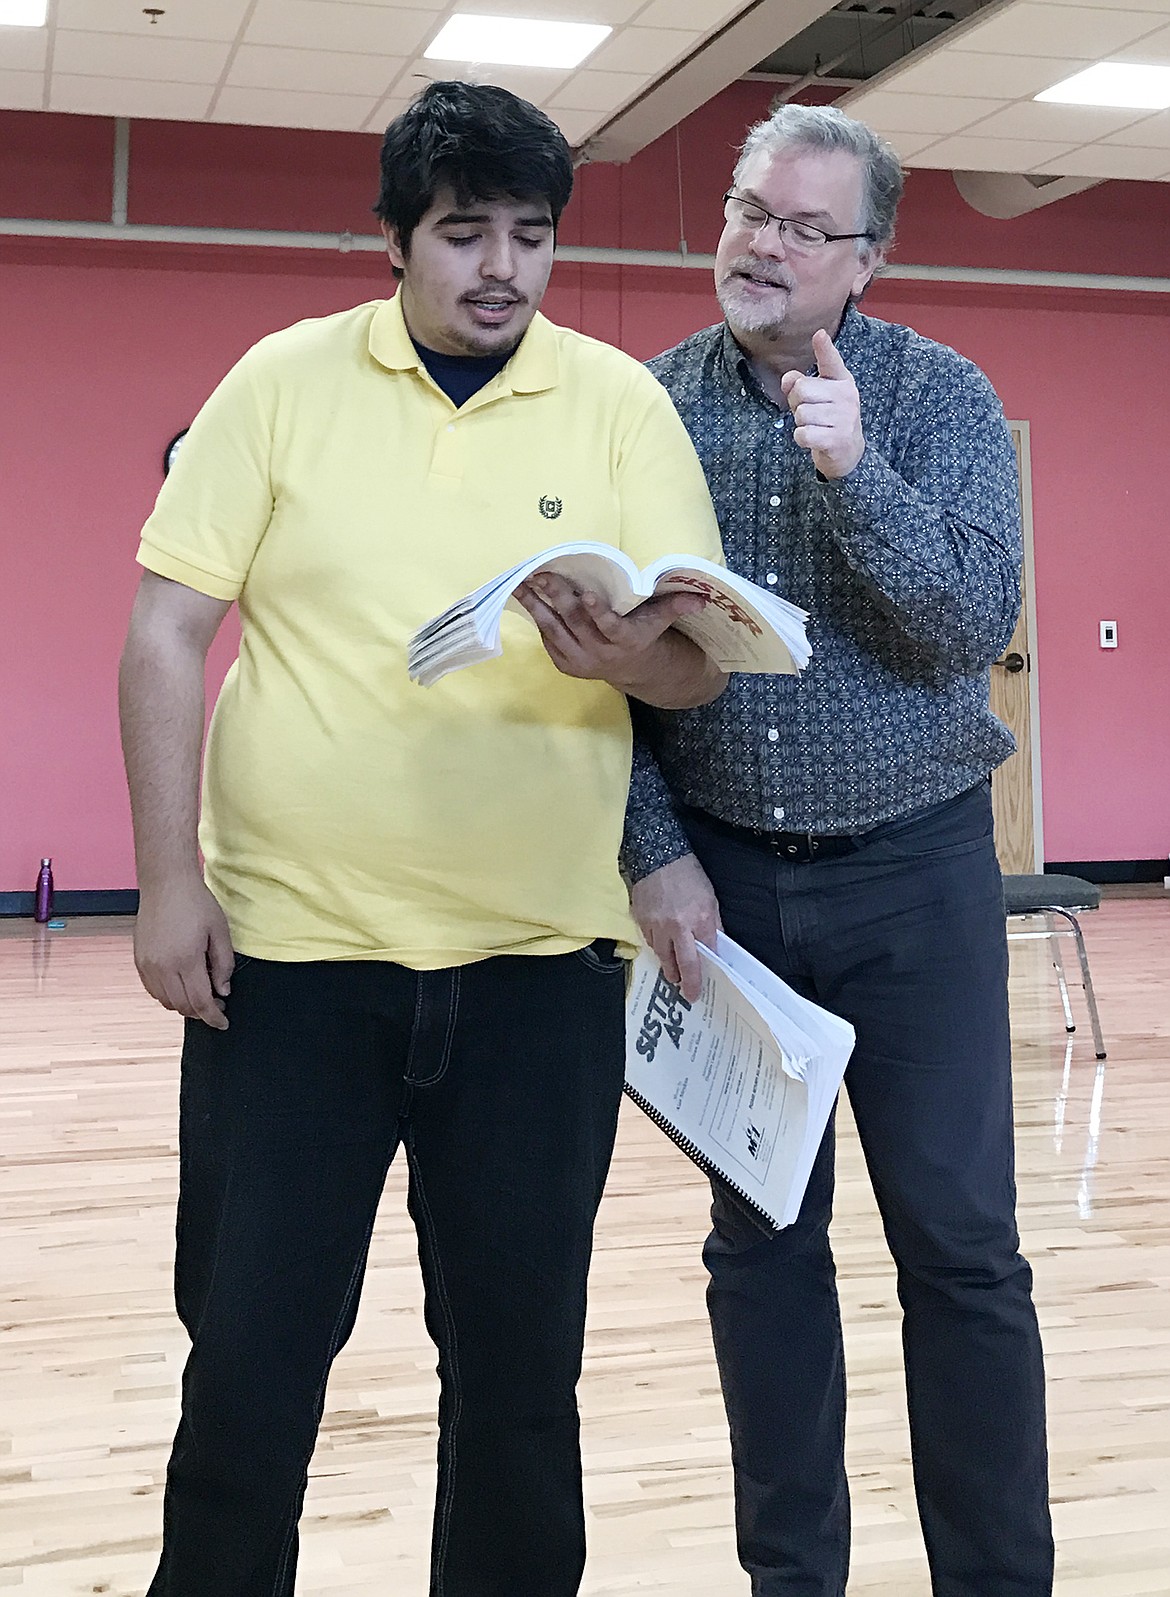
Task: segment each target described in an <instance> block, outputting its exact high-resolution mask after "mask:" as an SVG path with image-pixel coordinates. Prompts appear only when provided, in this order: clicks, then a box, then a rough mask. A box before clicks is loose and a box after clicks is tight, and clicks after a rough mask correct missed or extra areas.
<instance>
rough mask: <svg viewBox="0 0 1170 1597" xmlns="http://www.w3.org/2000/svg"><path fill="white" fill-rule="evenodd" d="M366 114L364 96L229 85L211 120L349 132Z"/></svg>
mask: <svg viewBox="0 0 1170 1597" xmlns="http://www.w3.org/2000/svg"><path fill="white" fill-rule="evenodd" d="M369 113H370V101H369V96H368V95H355V94H299V93H295V92H293V91H291V90H278V89H240V88H229V89H224V90H222V91H221V93H220V96H219V98H218V99H217V100H216V102H215V110H214V112H213V113H212V117H211V120H212V121H213V122H244V123H247V124H249V125H252V126H258V127H269V128H333V129H338V130H341V131H345V132H353V131H356V130H357V129H359V128H361V127H363V126H364V124H365V120H366V118H367V116H368V115H369Z"/></svg>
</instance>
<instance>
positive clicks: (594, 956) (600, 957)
mask: <svg viewBox="0 0 1170 1597" xmlns="http://www.w3.org/2000/svg"><path fill="white" fill-rule="evenodd" d="M573 958H574V959H579V960H580V961H581V963H582V964H583V965H587V966H588V967H589V969H590V970H595V971H597V972H598V974H599V975H602V976H612V975H614V974H615V973H616V972H617V971H619V970H622V971H624V970H625V968H626V961H625V960H624V959H623V958H622V956H621V955H620V954H619V953H618V952H617V944H616V943H615V942H614V940H613V938H612V937H596V938H594V940H593V942H591V943H586V945H585V947H584V948H575V949H574V950H573Z"/></svg>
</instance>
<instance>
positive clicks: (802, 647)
mask: <svg viewBox="0 0 1170 1597" xmlns="http://www.w3.org/2000/svg"><path fill="white" fill-rule="evenodd" d="M538 571H553V572H555V573H556V574H557V576H560V577H564V578H565V579H566V580H567V581H568V582H571V583H573V584H575V586H576V587H577V588H579V589H580V590H582V591H587V592H593V593H596V594H598V595H600V597H601V598H603V599H604V600H605V601H606V603H607V604H608V605H609V606H610V608H611V609H612V610H616V611H617V612H618V614H619V615H627V614H628V613H629V612H630V611H631V610H634V609H636V608H637V606H638V605H640V604H641V603H642V601H643V600H644V599H648V598H650V597H651V595H656V596H660V595H662V594H670V593H696V594H699V595H701V596H702V597H703V598H704V599H706V600H707V603H706V604H705V605H704V607H703V609H702V610H701V611H699V612H698V614H697V615H689V616H683V617H682V618H681V619H680V620H678V621H676V622H675V626H676V627H677V628H678V630H679V631H680V632H681V633H683V634H684V635H685V636H686V637H688V638H691V639H692V640H693V641H694V642H695V643H697V644H698V645H699V647H700V648H701V649H704V650H705V651H706V653H707V654H709V655H710V656H711V659H712V660H714V662H715V664H716V665H718V666H719V667H720V668H721V669H722V670H724V671H772V672H785V673H787V674H789V675H794V674H795V673H797V672H800V671H803V669H804V667H805V666H806V665H807V664H808V659H809V646H808V639H807V638H806V636H805V630H804V625H805V622H806V621H807V620H808V615H807V612H805V611H804V610H801V609H798V608H797V606H796V605H794V604H789V602H788V601H787V600H786V599H781V598H780V597H779V596H778V595H777V594H774V593H769V592H768V590H767V589H766V588H761V587H759V586H757V584H756V583H754V582H749V581H748V580H747V578H746V577H739V576H736V574H735V573H734V572H733V571H726V570H725V569H724V568H723V567H722V566H717V565H715V563H714V562H713V561H711V560H704V559H702V557H701V556H699V555H664V556H663V557H662V559H661V560H656V561H655V562H654V563H653V565H649V566H647V567H646V569H645V570H644V571H639V570H638V568H637V566H636V565H635V564H634V562H633V561H632V560H631V559H630V557H629V555H627V554H626V553H625V551H624V550H622V549H615V548H613V547H612V546H611V545H610V544H605V543H561V544H557V545H556V546H555V547H554V548H551V549H545V550H544V552H543V553H542V554H538V555H533V556H532V557H531V558H530V559H528V560H525V561H523V562H522V563H521V564H520V565H518V566H513V567H512V569H511V570H510V571H504V572H501V574H500V575H499V576H498V577H493V578H492V580H491V581H490V582H485V583H484V585H483V587H482V588H477V589H476V590H475V592H474V593H469V594H466V595H465V596H464V597H463V598H462V599H459V600H457V601H456V602H455V603H454V604H453V605H451V606H450V607H449V608H448V609H446V610H444V611H443V613H442V614H441V615H437V616H435V617H434V618H433V619H432V620H430V621H428V622H427V623H426V625H425V626H423V627H420V628H419V630H418V631H417V632H416V633H415V635H414V637H413V638H411V640H410V648H409V651H408V654H407V665H408V668H409V670H410V674H411V676H412V677H413V678H414V680H415V681H416V682H421V683H422V685H423V686H424V687H430V686H431V684H432V683H434V682H437V681H438V680H439V678H440V677H443V676H446V674H447V672H448V671H458V670H459V668H460V667H461V666H465V665H475V664H476V663H477V662H478V661H480V660H490V659H492V658H493V657H494V656H496V655H498V654H502V653H503V645H502V643H501V642H500V618H501V617H502V615H503V613H504V610H505V609H506V608H510V609H512V610H517V611H519V613H520V614H521V615H524V616H527V614H528V612H527V611H526V610H525V609H524V607H523V605H521V604H520V602H519V601H518V600H517V599H514V598H513V597H512V596H513V594H514V593H515V591H516V589H517V588H518V587H519V586H520V584H521V583H522V582H526V581H527V580H528V578H529V577H531V576H534V575H535V573H536V572H538Z"/></svg>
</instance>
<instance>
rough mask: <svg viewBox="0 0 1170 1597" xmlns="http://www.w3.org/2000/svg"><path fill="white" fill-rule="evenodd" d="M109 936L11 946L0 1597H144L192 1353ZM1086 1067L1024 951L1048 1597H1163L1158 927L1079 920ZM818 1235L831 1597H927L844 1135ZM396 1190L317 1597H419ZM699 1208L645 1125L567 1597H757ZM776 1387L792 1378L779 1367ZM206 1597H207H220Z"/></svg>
mask: <svg viewBox="0 0 1170 1597" xmlns="http://www.w3.org/2000/svg"><path fill="white" fill-rule="evenodd" d="M128 931H129V928H128V924H127V923H126V922H118V921H102V922H98V921H73V922H71V923H70V924H69V925H68V926H67V927H66V929H65V930H64V931H60V932H44V931H43V930H38V931H35V932H34V929H33V928H32V927H31V926H30V925H29V923H28V922H7V923H3V922H0V1022H2V1024H0V1151H2V1163H0V1257H3V1259H4V1264H5V1268H4V1279H5V1284H6V1298H7V1300H8V1301H7V1302H6V1304H5V1305H4V1307H3V1308H2V1309H0V1319H2V1321H3V1336H2V1337H0V1590H3V1589H5V1588H8V1587H11V1588H13V1589H15V1590H19V1592H20V1593H21V1597H82V1594H85V1597H91V1594H93V1593H95V1592H103V1593H108V1594H111V1597H140V1594H141V1592H142V1591H143V1589H144V1586H145V1584H146V1581H147V1579H148V1578H149V1574H150V1571H151V1569H152V1567H153V1558H154V1550H155V1547H156V1541H157V1535H158V1524H159V1503H160V1487H161V1481H162V1476H163V1468H164V1464H165V1459H166V1453H167V1448H168V1445H169V1438H170V1434H171V1431H172V1429H173V1426H174V1422H175V1415H176V1385H177V1382H178V1378H179V1373H180V1369H181V1365H182V1359H183V1355H184V1337H183V1333H182V1331H181V1330H180V1328H179V1326H178V1325H177V1323H176V1322H175V1320H174V1318H173V1315H172V1311H171V1303H170V1249H171V1237H172V1228H173V1204H174V1196H175V1155H174V1148H175V1093H176V1044H177V1026H176V1022H175V1020H174V1017H173V1016H171V1015H167V1014H165V1013H164V1012H163V1011H161V1010H159V1009H157V1008H156V1007H155V1006H154V1005H153V1004H152V1003H151V1002H150V1001H149V1000H148V999H147V998H146V997H145V996H144V995H143V994H142V993H141V991H140V990H139V988H138V986H137V982H136V979H135V976H134V971H133V967H132V964H131V958H130V945H129V936H128ZM1085 931H1086V938H1087V941H1088V947H1089V956H1090V959H1091V961H1092V967H1093V976H1094V980H1095V983H1096V987H1097V993H1098V998H1099V1001H1100V1007H1101V1015H1102V1021H1103V1024H1104V1028H1105V1040H1106V1044H1107V1047H1108V1050H1109V1056H1108V1059H1107V1060H1106V1061H1104V1062H1103V1063H1101V1064H1098V1063H1097V1061H1096V1060H1095V1059H1094V1057H1093V1049H1092V1044H1091V1040H1090V1038H1089V1034H1088V1026H1087V1022H1086V1020H1085V1019H1084V1011H1083V1004H1082V995H1081V994H1080V992H1079V989H1075V988H1074V991H1073V1006H1074V1012H1075V1013H1076V1014H1077V1016H1078V1018H1079V1019H1080V1020H1081V1025H1080V1026H1079V1027H1078V1030H1077V1032H1076V1033H1075V1035H1074V1036H1072V1037H1071V1038H1070V1039H1068V1040H1067V1045H1066V1036H1065V1032H1064V1027H1063V1022H1062V1019H1061V1015H1060V1005H1059V998H1058V993H1057V987H1056V983H1055V980H1054V979H1053V978H1052V972H1051V968H1050V967H1049V966H1048V965H1047V962H1046V956H1045V954H1044V951H1043V945H1041V944H1039V943H1024V944H1019V945H1016V947H1015V948H1014V949H1013V955H1012V960H1013V971H1012V1001H1013V1024H1014V1031H1015V1053H1016V1093H1017V1116H1018V1126H1019V1179H1020V1200H1021V1224H1022V1230H1023V1233H1024V1243H1025V1249H1026V1251H1027V1253H1028V1254H1029V1256H1030V1258H1031V1259H1032V1262H1033V1265H1034V1268H1035V1272H1036V1282H1037V1296H1038V1302H1039V1306H1040V1313H1041V1319H1042V1323H1043V1326H1044V1332H1045V1342H1046V1348H1047V1355H1048V1369H1049V1375H1050V1405H1051V1445H1052V1474H1053V1496H1054V1503H1055V1516H1056V1526H1057V1534H1058V1541H1059V1545H1060V1561H1059V1580H1058V1586H1057V1590H1058V1593H1059V1594H1060V1597H1138V1594H1160V1597H1168V1594H1170V1291H1168V1290H1167V1289H1168V1288H1170V1207H1168V1204H1170V895H1166V896H1164V897H1156V896H1153V895H1150V896H1148V897H1146V898H1143V899H1127V900H1113V899H1110V900H1107V901H1106V903H1105V904H1104V905H1103V906H1102V908H1101V910H1100V912H1099V913H1098V914H1096V915H1090V916H1088V917H1086V922H1085ZM841 1144H842V1154H841V1159H840V1176H839V1202H838V1218H837V1221H836V1228H835V1237H836V1249H837V1256H838V1261H839V1265H840V1270H841V1290H842V1298H843V1303H844V1312H845V1319H846V1325H847V1330H848V1352H849V1369H850V1387H851V1406H850V1436H849V1461H850V1469H851V1474H852V1480H853V1487H854V1505H855V1515H854V1517H855V1526H856V1533H855V1552H854V1574H853V1579H852V1581H851V1584H850V1593H851V1594H865V1597H926V1594H927V1592H928V1584H927V1579H926V1573H925V1565H924V1562H923V1558H922V1552H921V1547H920V1542H919V1537H918V1531H917V1526H916V1523H915V1515H914V1504H913V1494H912V1490H911V1482H910V1469H909V1462H908V1457H907V1443H906V1423H905V1412H904V1402H903V1397H902V1391H901V1373H900V1369H901V1367H900V1351H899V1333H898V1315H897V1304H896V1299H895V1296H894V1290H893V1280H892V1276H891V1272H890V1267H889V1262H888V1259H887V1256H886V1253H885V1249H884V1245H883V1242H882V1237H881V1233H880V1229H879V1226H878V1223H877V1218H876V1214H875V1211H874V1208H873V1202H872V1198H871V1197H870V1194H869V1189H868V1184H867V1182H866V1179H865V1175H864V1170H863V1167H862V1163H861V1159H860V1154H859V1152H858V1149H857V1145H856V1139H855V1136H854V1134H853V1132H852V1129H851V1127H850V1125H849V1121H848V1115H847V1114H845V1115H843V1116H842V1128H841ZM402 1185H403V1184H402V1175H401V1172H400V1171H395V1172H393V1173H392V1177H391V1181H390V1184H389V1186H388V1189H387V1192H386V1197H385V1201H384V1205H383V1214H382V1221H381V1224H380V1227H379V1230H378V1234H377V1237H376V1241H375V1247H374V1252H373V1256H372V1259H371V1266H370V1273H369V1279H368V1285H367V1289H366V1294H365V1300H364V1303H363V1308H362V1314H361V1317H360V1320H359V1325H358V1329H357V1332H356V1333H355V1336H354V1339H353V1341H352V1342H351V1344H350V1346H349V1347H348V1348H347V1349H346V1351H345V1353H344V1354H343V1355H342V1357H341V1359H340V1360H339V1362H338V1365H337V1368H336V1370H335V1374H334V1379H333V1382H332V1386H331V1390H330V1400H329V1408H328V1413H327V1416H326V1420H325V1426H324V1429H323V1432H322V1436H321V1441H320V1445H319V1447H318V1450H317V1454H316V1457H315V1460H314V1466H313V1479H312V1485H311V1489H310V1493H309V1499H308V1503H307V1506H306V1512H305V1521H304V1540H303V1551H302V1559H301V1578H300V1583H299V1587H298V1590H299V1592H301V1593H303V1594H305V1597H325V1594H329V1597H349V1594H353V1597H358V1594H373V1593H375V1592H377V1593H379V1594H385V1593H389V1592H394V1593H402V1594H404V1597H405V1594H407V1593H418V1594H420V1597H421V1594H422V1593H424V1592H425V1590H426V1587H427V1574H426V1566H427V1543H428V1539H429V1529H430V1526H429V1521H430V1512H431V1496H432V1491H433V1462H432V1460H433V1448H434V1427H433V1413H434V1407H435V1380H434V1374H433V1367H434V1355H433V1352H432V1349H431V1347H430V1344H429V1343H428V1342H427V1340H426V1336H425V1333H424V1331H423V1327H422V1321H421V1315H420V1306H419V1287H418V1282H417V1270H416V1266H415V1262H414V1240H413V1235H412V1233H411V1231H410V1228H409V1225H408V1222H407V1220H406V1217H405V1211H404V1203H403V1190H402ZM705 1211H706V1193H705V1189H704V1186H703V1183H702V1180H701V1179H700V1178H699V1177H698V1176H697V1175H696V1173H695V1172H694V1170H693V1169H692V1167H691V1166H690V1165H689V1164H688V1163H687V1161H686V1160H685V1159H684V1158H683V1157H682V1156H681V1155H680V1154H677V1153H676V1152H675V1150H674V1149H673V1147H672V1146H671V1145H670V1144H669V1143H667V1142H666V1140H665V1139H664V1138H662V1137H661V1135H660V1134H659V1133H657V1132H656V1131H655V1130H654V1128H653V1127H652V1126H650V1125H649V1124H648V1123H647V1122H646V1121H645V1120H643V1119H642V1118H641V1117H640V1116H639V1115H638V1114H637V1112H636V1111H630V1112H628V1113H624V1114H623V1121H622V1128H621V1135H620V1139H619V1146H618V1152H617V1156H616V1159H615V1162H614V1168H613V1174H612V1178H611V1181H610V1185H609V1190H608V1194H607V1196H606V1199H605V1203H604V1205H603V1212H602V1216H601V1222H600V1226H599V1232H598V1242H597V1255H596V1264H595V1269H594V1276H593V1296H592V1308H591V1316H590V1338H589V1350H588V1357H587V1365H586V1371H585V1376H584V1380H583V1382H582V1389H581V1400H582V1409H583V1415H584V1425H583V1436H584V1448H585V1456H586V1468H587V1472H588V1497H589V1514H590V1545H591V1560H590V1567H589V1573H588V1576H587V1579H586V1584H585V1587H584V1592H585V1594H586V1597H618V1594H621V1593H627V1592H638V1593H659V1594H662V1597H665V1594H667V1593H669V1594H670V1597H723V1594H726V1597H734V1594H740V1597H745V1594H746V1591H747V1582H746V1579H745V1577H744V1576H743V1574H742V1573H741V1572H740V1570H739V1567H738V1565H737V1564H736V1561H735V1556H734V1551H733V1546H732V1540H731V1532H730V1522H731V1499H730V1476H729V1468H728V1452H727V1438H726V1431H725V1428H724V1424H723V1417H722V1411H721V1406H720V1402H719V1394H718V1388H717V1383H716V1377H715V1369H714V1362H713V1359H712V1355H711V1348H710V1340H709V1336H708V1332H707V1327H706V1321H705V1316H704V1308H703V1276H702V1270H701V1267H700V1264H699V1259H698V1252H699V1243H700V1240H701V1238H702V1235H703V1232H704V1229H705ZM777 1357H778V1358H782V1357H783V1349H779V1350H777ZM209 1597H212V1594H209Z"/></svg>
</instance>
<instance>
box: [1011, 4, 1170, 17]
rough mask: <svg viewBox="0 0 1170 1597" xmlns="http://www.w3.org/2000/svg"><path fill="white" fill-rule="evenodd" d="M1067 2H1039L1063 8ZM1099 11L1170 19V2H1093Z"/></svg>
mask: <svg viewBox="0 0 1170 1597" xmlns="http://www.w3.org/2000/svg"><path fill="white" fill-rule="evenodd" d="M1066 3H1067V0H1037V4H1039V5H1054V6H1063V5H1065V4H1066ZM1093 4H1094V6H1096V8H1097V9H1098V10H1099V11H1149V12H1152V13H1153V14H1154V15H1155V16H1161V17H1170V0H1093Z"/></svg>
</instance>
